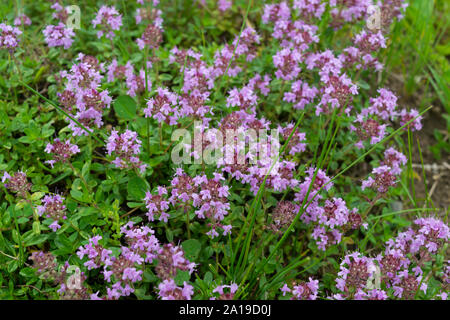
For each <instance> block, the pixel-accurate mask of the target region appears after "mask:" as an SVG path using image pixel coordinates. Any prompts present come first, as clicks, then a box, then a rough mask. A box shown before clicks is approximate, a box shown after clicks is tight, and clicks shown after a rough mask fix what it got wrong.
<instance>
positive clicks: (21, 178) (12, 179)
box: [2, 171, 32, 199]
mask: <svg viewBox="0 0 450 320" xmlns="http://www.w3.org/2000/svg"><path fill="white" fill-rule="evenodd" d="M2 182H3V183H4V182H7V183H5V184H4V186H5V188H7V189H8V190H10V191H11V192H14V193H17V195H18V196H19V197H21V198H24V199H25V198H26V197H27V194H28V192H29V191H30V190H31V187H32V184H31V183H29V182H28V179H27V175H26V174H25V172H22V171H18V172H15V173H13V174H12V175H10V174H9V173H8V172H6V171H5V172H4V173H3V177H2Z"/></svg>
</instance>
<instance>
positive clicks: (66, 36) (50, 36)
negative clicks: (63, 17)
mask: <svg viewBox="0 0 450 320" xmlns="http://www.w3.org/2000/svg"><path fill="white" fill-rule="evenodd" d="M42 32H43V33H44V36H45V42H46V43H47V44H48V46H49V47H61V46H62V47H64V49H69V48H70V46H71V45H72V43H73V37H75V33H74V32H73V30H72V28H67V27H66V26H65V25H64V24H63V23H62V22H60V23H59V24H58V25H56V26H54V25H49V26H47V27H45V29H44V31H42Z"/></svg>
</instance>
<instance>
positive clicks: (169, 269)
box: [155, 243, 196, 280]
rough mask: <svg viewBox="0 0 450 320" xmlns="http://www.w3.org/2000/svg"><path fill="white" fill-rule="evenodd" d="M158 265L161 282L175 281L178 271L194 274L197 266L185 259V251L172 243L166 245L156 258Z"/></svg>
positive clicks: (157, 272) (156, 269)
mask: <svg viewBox="0 0 450 320" xmlns="http://www.w3.org/2000/svg"><path fill="white" fill-rule="evenodd" d="M156 259H157V260H158V264H157V265H156V267H155V271H156V274H157V275H158V277H159V278H160V279H161V280H168V279H173V278H175V276H176V275H177V272H178V271H189V274H191V273H192V272H194V269H195V266H196V264H195V263H194V262H190V261H189V260H187V259H186V258H185V257H184V251H183V249H182V248H180V247H179V246H175V245H174V244H172V243H166V244H164V245H163V246H162V247H161V248H160V249H159V251H158V255H157V256H156Z"/></svg>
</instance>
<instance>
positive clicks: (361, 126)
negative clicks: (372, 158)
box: [350, 114, 387, 149]
mask: <svg viewBox="0 0 450 320" xmlns="http://www.w3.org/2000/svg"><path fill="white" fill-rule="evenodd" d="M354 122H355V123H356V126H353V125H352V126H350V130H351V131H355V132H356V134H357V136H358V138H359V141H358V142H357V143H356V144H355V145H356V147H357V148H359V149H362V148H363V147H364V144H363V142H364V141H369V143H370V144H376V143H378V142H380V141H381V140H382V139H383V138H384V137H385V135H386V126H387V125H386V124H380V123H379V122H378V121H377V120H375V119H373V118H371V117H367V118H365V117H364V116H363V115H362V114H359V115H358V116H357V117H356V120H355V121H354Z"/></svg>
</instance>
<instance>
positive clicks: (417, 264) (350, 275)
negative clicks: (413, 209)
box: [332, 217, 450, 300]
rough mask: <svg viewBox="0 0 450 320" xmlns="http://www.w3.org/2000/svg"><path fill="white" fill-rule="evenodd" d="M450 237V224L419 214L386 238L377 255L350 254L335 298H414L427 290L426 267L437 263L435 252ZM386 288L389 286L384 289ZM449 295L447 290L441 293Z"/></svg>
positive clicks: (343, 263)
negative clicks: (424, 279)
mask: <svg viewBox="0 0 450 320" xmlns="http://www.w3.org/2000/svg"><path fill="white" fill-rule="evenodd" d="M449 239H450V230H449V227H448V226H447V225H446V224H445V223H443V222H442V221H441V220H439V219H436V218H432V217H429V218H418V219H416V220H415V221H414V225H413V227H412V228H409V229H408V230H407V231H405V232H401V233H399V234H398V235H397V237H396V238H394V239H390V240H388V241H387V242H386V245H385V246H386V249H385V251H384V252H383V253H381V254H379V255H378V256H377V257H375V258H367V257H365V256H363V255H361V254H360V253H358V252H354V253H352V254H348V255H346V256H345V258H344V259H343V261H342V263H341V268H340V272H339V273H338V278H337V279H336V283H337V285H336V287H337V289H338V290H339V291H340V293H338V294H335V295H333V297H332V298H334V299H371V300H385V299H388V298H394V299H395V298H397V299H407V300H410V299H414V298H415V297H416V295H417V294H418V293H419V290H421V291H422V292H426V291H427V283H426V281H422V280H423V277H424V272H425V268H429V267H430V266H429V265H430V264H431V267H433V262H434V261H435V257H434V255H435V254H436V253H437V252H438V250H440V249H442V248H443V247H444V246H445V244H446V243H448V241H449ZM382 288H386V289H382ZM437 296H438V297H440V298H441V299H446V298H447V294H446V292H441V293H439V294H437Z"/></svg>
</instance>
